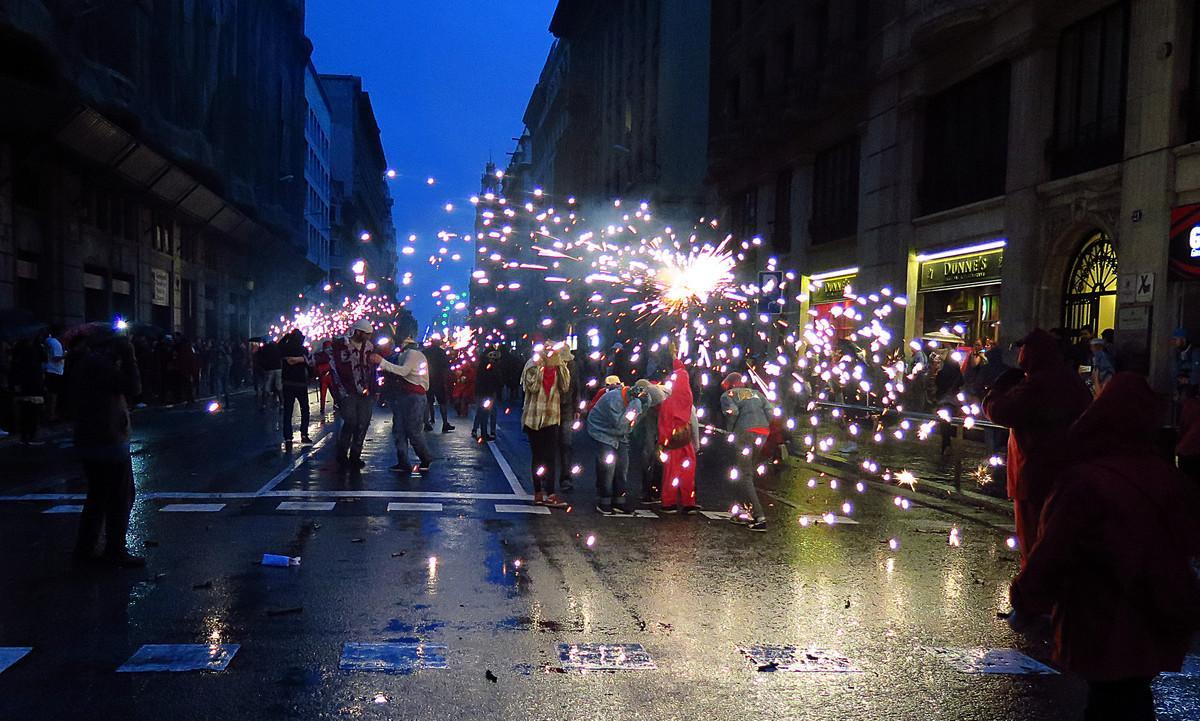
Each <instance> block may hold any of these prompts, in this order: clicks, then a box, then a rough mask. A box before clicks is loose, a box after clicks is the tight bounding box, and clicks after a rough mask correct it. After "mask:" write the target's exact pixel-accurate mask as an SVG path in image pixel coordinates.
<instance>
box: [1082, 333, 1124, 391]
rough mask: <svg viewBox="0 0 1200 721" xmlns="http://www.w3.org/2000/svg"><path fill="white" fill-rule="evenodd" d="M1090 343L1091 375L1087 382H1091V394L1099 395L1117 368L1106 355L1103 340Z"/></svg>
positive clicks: (1093, 339)
mask: <svg viewBox="0 0 1200 721" xmlns="http://www.w3.org/2000/svg"><path fill="white" fill-rule="evenodd" d="M1090 343H1091V348H1092V361H1091V366H1092V373H1091V377H1090V378H1089V379H1088V380H1090V381H1091V386H1092V393H1093V394H1095V395H1100V391H1102V390H1104V385H1105V384H1106V383H1108V381H1109V379H1111V378H1112V377H1113V375H1115V374H1116V372H1117V368H1116V366H1115V365H1114V364H1113V360H1112V356H1110V355H1109V354H1108V350H1107V348H1106V346H1105V343H1104V339H1103V338H1092V340H1091V341H1090Z"/></svg>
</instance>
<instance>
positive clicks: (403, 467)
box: [388, 463, 412, 473]
mask: <svg viewBox="0 0 1200 721" xmlns="http://www.w3.org/2000/svg"><path fill="white" fill-rule="evenodd" d="M388 470H389V471H395V472H397V473H399V472H401V471H403V472H404V473H408V472H409V471H411V470H412V466H410V465H408V464H407V463H397V464H396V465H394V466H388Z"/></svg>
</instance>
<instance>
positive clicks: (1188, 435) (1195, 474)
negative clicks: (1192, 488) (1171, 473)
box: [1175, 386, 1200, 487]
mask: <svg viewBox="0 0 1200 721" xmlns="http://www.w3.org/2000/svg"><path fill="white" fill-rule="evenodd" d="M1175 455H1176V456H1177V457H1178V458H1179V470H1181V471H1183V472H1184V474H1186V475H1187V476H1188V477H1189V478H1191V479H1192V480H1193V481H1195V482H1196V484H1197V486H1198V487H1200V388H1198V387H1196V386H1191V387H1189V388H1188V390H1187V395H1185V396H1184V398H1183V401H1182V403H1181V404H1180V407H1179V442H1178V443H1177V444H1176V446H1175Z"/></svg>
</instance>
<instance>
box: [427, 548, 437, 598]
mask: <svg viewBox="0 0 1200 721" xmlns="http://www.w3.org/2000/svg"><path fill="white" fill-rule="evenodd" d="M428 567H429V576H428V578H427V579H426V580H425V588H426V589H427V590H428V591H429V593H431V594H433V593H437V577H438V560H437V556H430V557H429V561H428Z"/></svg>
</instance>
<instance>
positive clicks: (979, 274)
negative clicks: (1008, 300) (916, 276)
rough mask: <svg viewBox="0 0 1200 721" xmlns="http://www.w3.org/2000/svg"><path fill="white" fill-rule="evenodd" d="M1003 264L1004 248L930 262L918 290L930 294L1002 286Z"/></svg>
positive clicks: (924, 265)
mask: <svg viewBox="0 0 1200 721" xmlns="http://www.w3.org/2000/svg"><path fill="white" fill-rule="evenodd" d="M1003 265H1004V249H1003V248H996V249H994V250H988V251H984V252H982V253H972V254H970V255H954V256H950V257H947V258H938V259H936V260H927V261H924V262H923V263H921V280H920V282H919V284H918V286H917V287H918V289H919V290H922V291H926V290H944V289H948V288H970V287H972V286H977V285H988V284H991V283H999V282H1000V270H1001V268H1002V267H1003Z"/></svg>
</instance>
